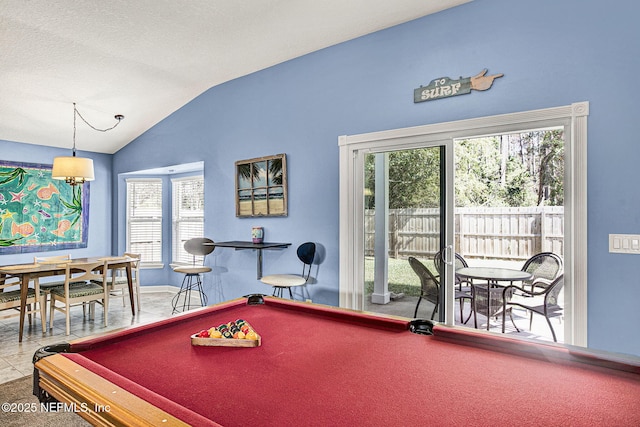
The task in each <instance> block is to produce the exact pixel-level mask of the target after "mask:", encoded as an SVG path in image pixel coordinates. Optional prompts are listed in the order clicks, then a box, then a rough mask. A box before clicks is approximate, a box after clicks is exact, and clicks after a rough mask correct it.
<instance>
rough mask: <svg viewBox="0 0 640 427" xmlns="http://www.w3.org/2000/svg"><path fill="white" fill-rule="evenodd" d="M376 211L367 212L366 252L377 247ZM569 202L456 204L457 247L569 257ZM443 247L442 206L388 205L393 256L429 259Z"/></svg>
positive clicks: (492, 254)
mask: <svg viewBox="0 0 640 427" xmlns="http://www.w3.org/2000/svg"><path fill="white" fill-rule="evenodd" d="M374 215H375V210H372V209H367V210H366V211H365V254H366V255H367V256H372V255H373V251H374V238H375V233H374V225H375V220H374ZM563 238H564V207H563V206H535V207H521V208H456V210H455V248H456V251H457V252H458V253H460V254H461V255H462V256H464V257H465V258H484V259H503V260H526V259H528V258H530V257H531V256H532V255H534V254H536V253H539V252H554V253H556V254H558V255H560V256H561V257H563V256H564V244H563ZM438 250H440V210H439V209H391V210H389V256H390V257H393V258H406V257H409V256H415V257H420V258H428V257H431V256H433V255H434V254H435V253H436V252H438Z"/></svg>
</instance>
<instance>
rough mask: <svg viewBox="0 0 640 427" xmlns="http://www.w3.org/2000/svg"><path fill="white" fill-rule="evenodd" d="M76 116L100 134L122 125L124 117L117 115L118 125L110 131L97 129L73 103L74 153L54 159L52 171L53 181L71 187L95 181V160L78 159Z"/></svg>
mask: <svg viewBox="0 0 640 427" xmlns="http://www.w3.org/2000/svg"><path fill="white" fill-rule="evenodd" d="M76 116H78V117H80V118H81V119H82V121H83V122H85V123H86V124H87V126H89V127H90V128H91V129H93V130H97V131H98V132H107V131H110V130H111V129H113V128H115V127H116V126H118V125H119V124H120V122H121V121H122V119H124V116H123V115H122V114H117V115H116V116H115V119H116V120H117V122H116V124H115V125H113V126H111V127H110V128H108V129H97V128H95V127H93V126H92V125H91V124H89V122H87V121H86V120H85V119H84V117H82V114H80V112H79V111H78V109H77V108H76V103H75V102H74V103H73V151H72V156H60V157H56V158H54V159H53V169H52V170H51V177H52V178H53V179H60V180H64V181H66V182H67V184H69V185H72V186H73V185H78V184H83V183H84V182H85V181H93V180H94V179H95V177H94V173H93V160H92V159H86V158H83V157H76Z"/></svg>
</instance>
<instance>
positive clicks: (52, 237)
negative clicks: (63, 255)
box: [0, 160, 89, 254]
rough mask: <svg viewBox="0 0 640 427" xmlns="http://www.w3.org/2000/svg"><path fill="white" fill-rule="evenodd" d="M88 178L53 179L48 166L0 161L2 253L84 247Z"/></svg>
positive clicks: (0, 237) (0, 236) (87, 222)
mask: <svg viewBox="0 0 640 427" xmlns="http://www.w3.org/2000/svg"><path fill="white" fill-rule="evenodd" d="M88 231H89V183H88V182H85V183H84V184H83V185H76V186H75V187H72V186H70V185H69V184H67V183H66V182H64V181H60V180H54V179H52V178H51V165H42V164H36V163H20V162H8V161H1V160H0V254H9V253H22V252H44V251H53V250H60V249H74V248H86V247H87V238H88Z"/></svg>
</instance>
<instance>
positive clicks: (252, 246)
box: [210, 240, 291, 280]
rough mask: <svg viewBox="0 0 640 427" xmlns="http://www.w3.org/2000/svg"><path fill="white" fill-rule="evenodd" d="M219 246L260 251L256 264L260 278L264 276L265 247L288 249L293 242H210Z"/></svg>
mask: <svg viewBox="0 0 640 427" xmlns="http://www.w3.org/2000/svg"><path fill="white" fill-rule="evenodd" d="M210 244H211V245H213V246H216V247H219V248H233V249H235V250H246V249H253V250H256V251H258V260H257V265H256V270H257V276H258V280H260V278H261V277H262V250H263V249H286V248H287V247H289V246H291V243H277V242H262V243H253V242H252V241H241V240H231V241H228V242H213V243H210Z"/></svg>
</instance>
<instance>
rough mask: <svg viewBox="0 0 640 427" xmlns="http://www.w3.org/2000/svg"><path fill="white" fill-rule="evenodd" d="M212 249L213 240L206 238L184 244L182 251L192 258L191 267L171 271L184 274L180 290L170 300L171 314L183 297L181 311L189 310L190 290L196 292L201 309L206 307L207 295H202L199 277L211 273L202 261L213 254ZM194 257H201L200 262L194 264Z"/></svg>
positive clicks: (186, 266) (176, 309) (180, 267)
mask: <svg viewBox="0 0 640 427" xmlns="http://www.w3.org/2000/svg"><path fill="white" fill-rule="evenodd" d="M214 249H215V246H214V245H213V240H211V239H207V238H206V237H195V238H193V239H189V240H187V241H186V242H185V243H184V250H185V251H187V253H189V254H191V255H192V256H193V258H192V263H191V265H180V266H177V267H175V268H174V269H173V271H175V272H176V273H182V274H184V278H183V279H182V284H181V285H180V290H179V291H178V293H177V294H176V295H175V296H174V297H173V299H172V306H173V311H172V312H171V314H174V313H176V312H177V311H178V308H177V307H178V302H179V300H180V297H184V302H183V304H182V311H184V310H185V309H186V310H189V309H190V308H191V291H192V290H196V291H197V292H198V295H199V297H200V305H201V306H202V307H204V306H205V305H207V295H206V294H205V293H204V289H203V288H202V280H201V278H200V275H201V274H204V273H209V272H210V271H211V267H207V266H205V265H204V261H205V258H206V256H207V255H209V254H210V253H211V252H213V250H214ZM196 257H202V258H201V261H200V262H196Z"/></svg>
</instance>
